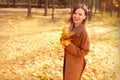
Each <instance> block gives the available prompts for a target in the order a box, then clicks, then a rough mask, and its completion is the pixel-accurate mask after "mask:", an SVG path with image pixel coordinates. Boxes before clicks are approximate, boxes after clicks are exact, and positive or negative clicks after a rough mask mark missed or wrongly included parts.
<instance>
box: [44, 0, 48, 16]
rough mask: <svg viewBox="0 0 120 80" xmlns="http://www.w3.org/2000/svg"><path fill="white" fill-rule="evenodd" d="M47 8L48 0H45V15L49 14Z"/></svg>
mask: <svg viewBox="0 0 120 80" xmlns="http://www.w3.org/2000/svg"><path fill="white" fill-rule="evenodd" d="M47 10H48V0H45V13H44V16H47Z"/></svg>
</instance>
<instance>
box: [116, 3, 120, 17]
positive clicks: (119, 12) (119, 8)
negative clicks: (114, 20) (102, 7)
mask: <svg viewBox="0 0 120 80" xmlns="http://www.w3.org/2000/svg"><path fill="white" fill-rule="evenodd" d="M117 17H120V5H119V7H118V15H117Z"/></svg>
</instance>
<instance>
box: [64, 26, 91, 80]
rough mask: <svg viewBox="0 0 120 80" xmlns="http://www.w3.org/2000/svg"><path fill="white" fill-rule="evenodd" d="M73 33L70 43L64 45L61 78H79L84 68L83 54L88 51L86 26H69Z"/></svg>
mask: <svg viewBox="0 0 120 80" xmlns="http://www.w3.org/2000/svg"><path fill="white" fill-rule="evenodd" d="M70 30H71V31H74V32H75V34H74V35H73V36H72V43H71V44H70V45H68V46H67V47H65V49H64V51H65V54H64V67H63V80H80V79H81V75H82V72H83V70H84V68H85V65H86V61H85V58H84V57H85V55H87V53H88V52H89V48H90V41H89V37H88V33H87V31H86V28H85V27H84V26H83V25H81V26H79V27H75V28H73V27H70Z"/></svg>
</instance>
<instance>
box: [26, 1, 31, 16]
mask: <svg viewBox="0 0 120 80" xmlns="http://www.w3.org/2000/svg"><path fill="white" fill-rule="evenodd" d="M27 17H28V18H30V17H31V0H28V12H27Z"/></svg>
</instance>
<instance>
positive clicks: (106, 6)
mask: <svg viewBox="0 0 120 80" xmlns="http://www.w3.org/2000/svg"><path fill="white" fill-rule="evenodd" d="M53 2H54V3H53ZM78 3H84V4H86V5H87V7H88V13H89V20H91V19H92V16H93V14H96V13H100V14H101V15H103V14H104V13H105V12H108V13H110V16H112V13H113V12H116V13H117V15H116V16H117V17H119V16H120V0H55V1H53V0H31V8H32V7H34V8H44V9H45V10H44V16H47V14H48V12H47V9H48V8H53V7H54V8H53V11H52V18H53V16H54V14H53V13H54V9H55V8H71V10H72V8H73V7H74V6H75V5H76V4H78ZM27 4H29V1H27V0H0V7H28V6H29V5H27ZM29 7H30V6H29ZM28 10H29V11H30V9H28ZM29 11H28V12H29Z"/></svg>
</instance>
